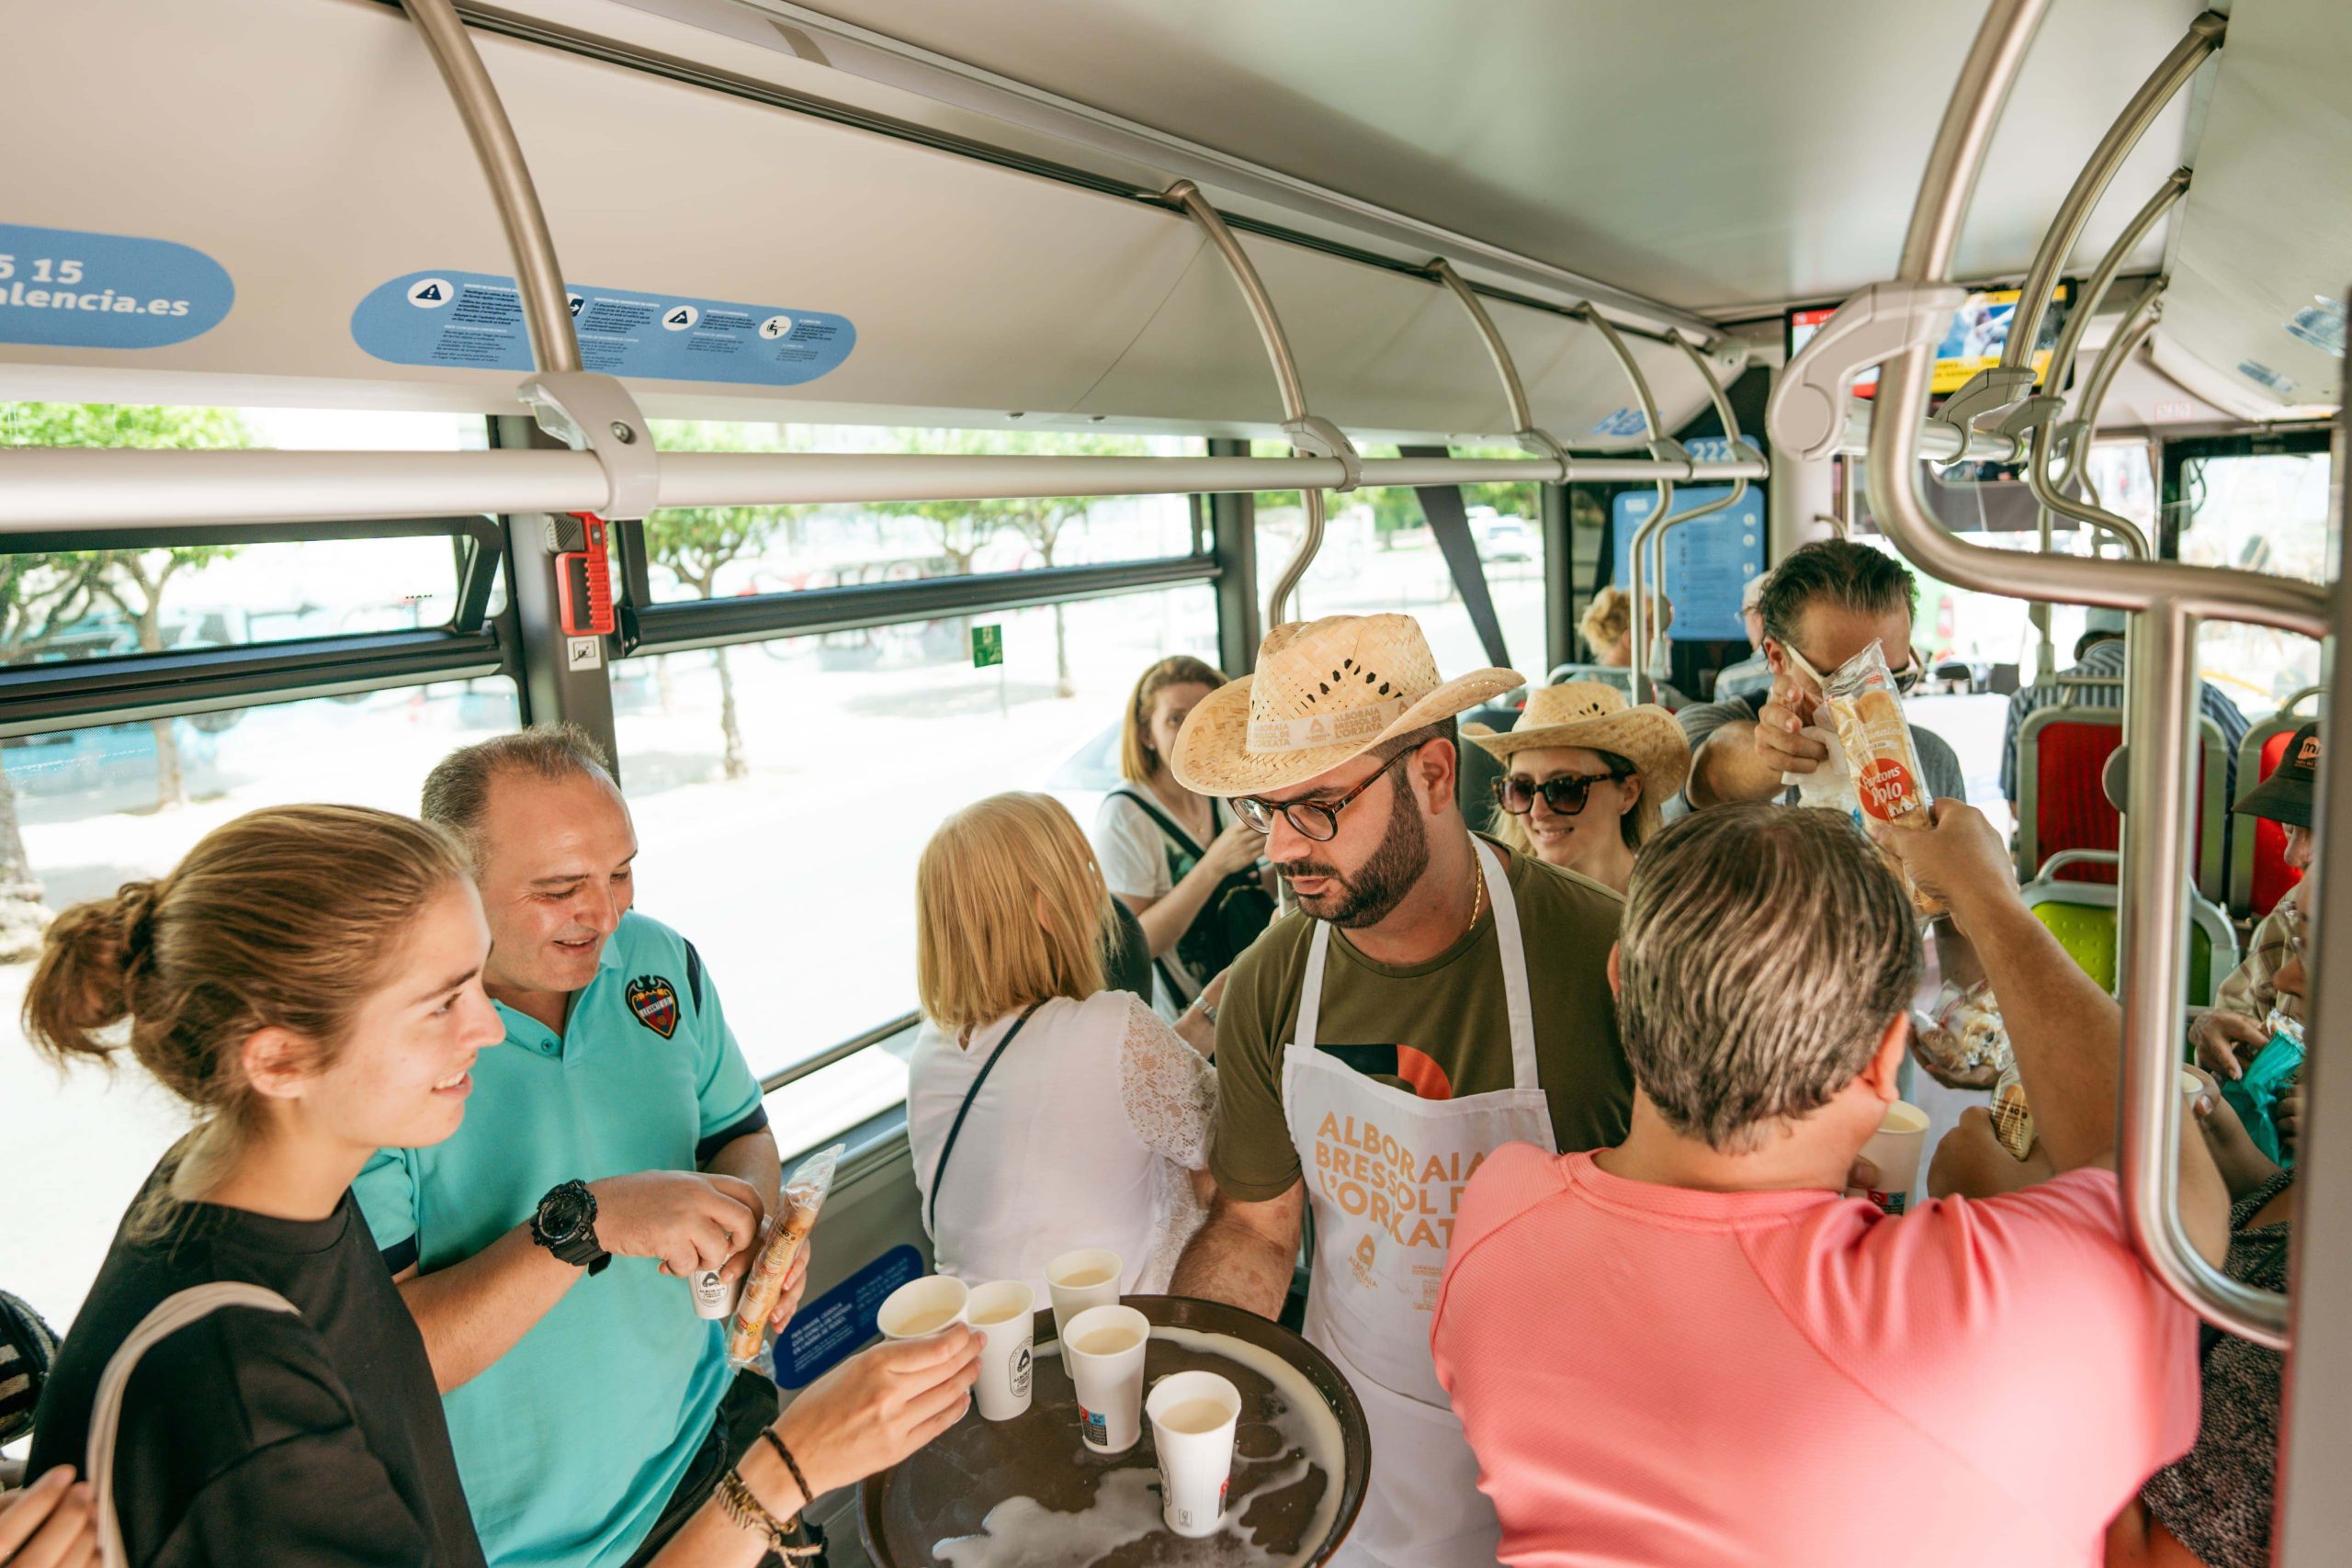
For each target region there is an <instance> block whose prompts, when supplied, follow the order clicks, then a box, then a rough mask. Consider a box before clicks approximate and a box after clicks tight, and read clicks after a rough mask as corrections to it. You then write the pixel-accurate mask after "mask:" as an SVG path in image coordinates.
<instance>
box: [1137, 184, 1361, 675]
mask: <svg viewBox="0 0 2352 1568" xmlns="http://www.w3.org/2000/svg"><path fill="white" fill-rule="evenodd" d="M1165 199H1166V200H1167V201H1168V202H1169V203H1170V205H1171V206H1173V207H1175V208H1177V209H1179V210H1180V211H1182V212H1183V213H1184V214H1185V215H1186V216H1187V217H1189V218H1191V219H1192V220H1193V222H1194V223H1197V224H1198V225H1200V227H1201V231H1202V232H1204V233H1205V234H1206V235H1208V237H1209V243H1211V244H1213V245H1215V246H1216V249H1217V254H1220V255H1222V256H1223V257H1224V258H1225V265H1226V270H1227V271H1228V272H1230V273H1232V274H1233V281H1234V282H1235V283H1236V284H1238V285H1239V286H1240V288H1241V297H1242V299H1245V300H1247V301H1248V302H1249V305H1250V316H1251V318H1252V319H1253V320H1255V321H1257V323H1258V336H1259V337H1260V338H1261V340H1262V341H1263V342H1264V344H1265V345H1266V358H1267V359H1268V360H1269V361H1270V362H1271V363H1272V366H1273V367H1274V385H1275V386H1276V387H1277V388H1278V389H1280V390H1281V392H1282V399H1283V434H1285V435H1287V436H1289V437H1290V445H1291V450H1292V451H1294V452H1296V453H1299V454H1301V455H1302V456H1305V457H1334V458H1337V459H1338V460H1339V462H1340V468H1341V471H1342V473H1343V475H1344V478H1345V481H1346V482H1345V483H1343V484H1341V485H1340V490H1341V491H1351V490H1353V489H1355V488H1356V486H1357V485H1358V484H1359V483H1361V482H1362V480H1363V469H1362V468H1361V467H1360V466H1359V465H1360V463H1361V458H1360V457H1358V455H1357V452H1356V449H1355V445H1354V443H1352V442H1351V441H1350V440H1349V439H1348V438H1347V436H1346V435H1344V434H1341V433H1340V427H1339V426H1338V425H1336V424H1333V423H1331V422H1330V421H1329V420H1328V419H1319V418H1317V417H1316V416H1315V415H1314V414H1311V413H1309V412H1306V385H1305V383H1303V382H1302V381H1300V379H1299V377H1298V360H1297V358H1296V356H1295V355H1293V354H1292V353H1291V351H1290V334H1289V333H1285V332H1283V321H1282V317H1281V316H1280V315H1278V314H1276V313H1275V310H1274V299H1273V296H1272V295H1271V294H1269V293H1267V292H1266V283H1265V279H1263V278H1261V277H1260V276H1258V269H1257V267H1256V266H1255V265H1252V264H1251V262H1250V254H1249V253H1248V252H1247V251H1244V250H1243V249H1242V248H1241V242H1240V241H1238V240H1236V239H1235V238H1234V237H1233V231H1232V230H1230V229H1228V228H1227V227H1226V226H1225V220H1224V218H1223V217H1221V216H1220V215H1219V214H1218V212H1217V209H1216V208H1214V207H1212V206H1210V205H1209V200H1208V198H1207V197H1204V196H1203V195H1202V194H1201V187H1200V186H1196V185H1194V184H1193V182H1192V181H1190V180H1178V181H1177V182H1176V183H1175V184H1174V185H1172V186H1169V187H1168V191H1167V195H1166V197H1165ZM1299 500H1300V501H1301V502H1304V503H1305V506H1306V534H1305V536H1303V537H1302V538H1301V539H1300V540H1299V545H1298V554H1297V555H1295V556H1294V557H1292V558H1291V562H1290V564H1289V565H1288V566H1286V567H1284V568H1283V574H1282V576H1280V577H1279V578H1276V579H1275V580H1274V589H1273V592H1272V593H1269V594H1268V595H1267V596H1266V627H1267V629H1268V630H1270V631H1271V630H1272V629H1273V628H1274V627H1275V626H1281V625H1283V622H1284V620H1285V619H1286V617H1285V615H1283V611H1284V609H1285V608H1286V607H1287V606H1288V604H1289V603H1290V598H1291V595H1292V594H1293V593H1295V592H1297V591H1298V584H1299V581H1300V580H1301V579H1303V578H1304V577H1306V569H1307V568H1308V567H1310V566H1312V565H1314V564H1315V557H1316V554H1317V552H1318V551H1320V550H1321V549H1322V548H1323V525H1324V510H1323V492H1322V491H1320V490H1307V489H1304V488H1302V489H1301V490H1300V491H1299Z"/></svg>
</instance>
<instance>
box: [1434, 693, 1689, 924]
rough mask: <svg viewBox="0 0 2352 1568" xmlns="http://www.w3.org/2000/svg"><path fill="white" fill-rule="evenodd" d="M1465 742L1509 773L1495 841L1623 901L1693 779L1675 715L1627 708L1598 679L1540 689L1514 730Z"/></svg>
mask: <svg viewBox="0 0 2352 1568" xmlns="http://www.w3.org/2000/svg"><path fill="white" fill-rule="evenodd" d="M1462 734H1463V737H1464V739H1467V740H1470V741H1472V742H1473V743H1475V744H1476V746H1478V747H1479V748H1480V749H1481V750H1484V751H1486V752H1487V754H1488V755H1489V756H1491V757H1493V758H1494V759H1495V760H1496V761H1498V762H1500V763H1501V764H1502V765H1503V776H1502V777H1501V778H1499V779H1497V780H1496V781H1495V815H1494V820H1493V823H1492V831H1493V833H1494V835H1495V838H1496V839H1497V840H1498V841H1500V842H1501V843H1503V844H1504V845H1506V846H1507V847H1509V848H1510V849H1511V850H1513V851H1515V852H1519V853H1521V854H1529V855H1533V856H1534V857H1535V858H1536V859H1538V860H1541V861H1543V862H1544V863H1546V864H1548V865H1556V866H1559V867H1561V868H1563V869H1565V870H1567V871H1573V872H1576V873H1577V874H1579V875H1583V876H1589V877H1590V878H1592V880H1593V881H1595V882H1598V883H1600V884H1602V885H1603V886H1608V887H1611V888H1613V889H1615V890H1616V891H1617V892H1619V893H1623V892H1624V891H1625V885H1626V883H1627V881H1628V880H1630V879H1631V878H1632V876H1633V874H1634V855H1635V854H1636V853H1638V852H1640V850H1641V847H1642V846H1643V845H1644V844H1645V843H1646V842H1648V841H1649V840H1650V839H1651V837H1652V836H1654V835H1655V834H1656V833H1657V830H1658V823H1659V819H1660V805H1661V803H1662V802H1665V801H1668V800H1670V799H1672V798H1673V797H1674V796H1675V795H1676V794H1678V793H1679V791H1680V790H1681V788H1682V785H1683V783H1684V781H1686V780H1687V779H1689V778H1690V776H1691V742H1690V741H1689V740H1687V739H1684V738H1683V735H1682V727H1681V726H1680V725H1679V724H1678V723H1676V722H1675V720H1674V716H1673V715H1671V714H1669V713H1668V712H1667V711H1666V710H1665V709H1664V708H1662V707H1657V706H1655V705H1650V704H1646V703H1645V704H1644V705H1642V706H1640V707H1631V706H1628V705H1627V704H1626V702H1625V694H1624V693H1623V692H1621V691H1619V690H1618V689H1617V688H1616V687H1614V686H1611V685H1609V684H1607V683H1606V682H1600V681H1569V682H1564V683H1562V684H1560V685H1557V686H1543V687H1539V688H1537V689H1536V691H1535V692H1534V693H1533V694H1531V695H1530V696H1529V697H1528V699H1527V709H1526V711H1525V712H1524V713H1522V714H1521V715H1520V716H1519V722H1518V723H1516V724H1514V725H1512V726H1511V728H1510V730H1509V731H1508V732H1505V733H1499V734H1498V733H1497V732H1496V731H1494V730H1492V729H1489V728H1487V727H1486V726H1485V725H1483V724H1465V725H1464V726H1463V727H1462Z"/></svg>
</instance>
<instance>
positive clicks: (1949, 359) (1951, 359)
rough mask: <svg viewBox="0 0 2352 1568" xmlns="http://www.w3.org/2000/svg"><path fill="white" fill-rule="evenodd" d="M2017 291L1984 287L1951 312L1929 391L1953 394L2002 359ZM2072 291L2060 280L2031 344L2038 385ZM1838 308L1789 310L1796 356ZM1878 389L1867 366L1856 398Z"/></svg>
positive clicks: (1791, 347)
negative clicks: (1949, 326) (1981, 371)
mask: <svg viewBox="0 0 2352 1568" xmlns="http://www.w3.org/2000/svg"><path fill="white" fill-rule="evenodd" d="M2018 293H2019V290H2018V289H2015V288H1980V289H1978V290H1977V291H1976V292H1974V293H1973V294H1971V295H1970V296H1969V297H1968V299H1966V300H1965V301H1964V302H1963V303H1962V305H1961V307H1960V309H1959V310H1955V311H1954V312H1952V318H1951V329H1950V330H1949V331H1947V332H1946V333H1944V340H1943V342H1941V343H1940V344H1937V345H1936V377H1935V380H1934V382H1933V383H1932V384H1931V385H1930V387H1929V388H1928V390H1929V391H1930V392H1932V393H1933V394H1934V395H1935V396H1937V397H1939V398H1942V397H1949V396H1951V394H1952V393H1954V392H1957V391H1959V390H1960V389H1962V387H1965V386H1966V385H1968V379H1969V378H1970V377H1972V376H1973V375H1975V374H1976V373H1977V372H1978V371H1979V370H1985V369H1989V368H1991V367H1993V366H1996V365H1998V364H1999V363H2000V362H2001V353H2002V350H2003V349H2004V348H2006V347H2007V344H2008V341H2009V321H2010V318H2011V317H2013V316H2015V315H2016V314H2017V309H2018ZM2073 295H2074V288H2073V286H2072V285H2071V284H2065V283H2062V284H2060V285H2059V286H2058V290H2057V293H2056V294H2055V295H2054V296H2052V299H2051V302H2050V309H2049V310H2048V311H2047V312H2046V313H2045V314H2044V315H2043V316H2042V318H2041V334H2040V336H2039V338H2038V340H2037V341H2036V342H2035V344H2034V345H2033V368H2034V372H2035V377H2036V380H2035V385H2036V387H2037V388H2039V387H2041V386H2042V382H2043V379H2044V378H2047V376H2048V374H2049V371H2050V355H2052V352H2053V351H2055V349H2056V348H2057V346H2058V333H2059V332H2060V330H2061V329H2062V328H2063V327H2064V325H2065V321H2066V307H2067V301H2068V300H2069V299H2072V298H2073ZM1836 311H1837V307H1836V306H1834V305H1823V306H1819V307H1816V308H1815V309H1813V310H1792V311H1790V312H1789V352H1790V353H1791V354H1792V355H1793V354H1795V353H1796V351H1797V350H1798V349H1800V348H1803V347H1804V345H1805V343H1806V342H1807V340H1809V339H1810V338H1811V337H1812V336H1813V334H1814V333H1816V332H1818V331H1820V330H1821V323H1822V322H1824V321H1827V320H1828V319H1829V318H1830V317H1831V316H1832V315H1833V314H1835V313H1836ZM1877 390H1878V372H1877V371H1876V370H1874V369H1872V370H1865V371H1863V372H1862V373H1861V374H1860V376H1858V377H1856V378H1854V395H1855V396H1856V397H1858V398H1867V397H1870V396H1871V395H1872V394H1873V393H1875V392H1876V391H1877Z"/></svg>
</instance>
